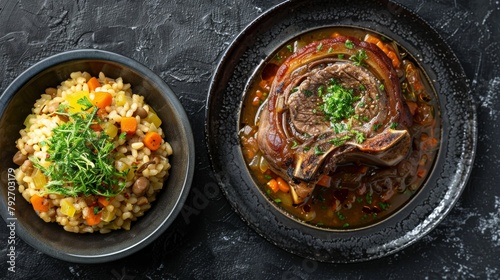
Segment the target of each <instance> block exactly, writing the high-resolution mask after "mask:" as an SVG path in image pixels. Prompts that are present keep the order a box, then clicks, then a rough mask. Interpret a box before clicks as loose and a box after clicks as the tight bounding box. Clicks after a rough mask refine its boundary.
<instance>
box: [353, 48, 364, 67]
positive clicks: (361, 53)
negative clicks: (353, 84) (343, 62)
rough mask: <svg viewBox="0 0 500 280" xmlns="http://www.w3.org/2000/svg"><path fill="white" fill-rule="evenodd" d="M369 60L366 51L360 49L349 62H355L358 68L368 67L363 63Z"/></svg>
mask: <svg viewBox="0 0 500 280" xmlns="http://www.w3.org/2000/svg"><path fill="white" fill-rule="evenodd" d="M366 59H368V55H367V54H366V51H365V49H360V50H359V51H358V52H357V53H356V54H354V55H352V56H351V57H349V60H351V61H353V62H354V63H353V64H354V65H356V66H366V63H364V62H363V61H364V60H366Z"/></svg>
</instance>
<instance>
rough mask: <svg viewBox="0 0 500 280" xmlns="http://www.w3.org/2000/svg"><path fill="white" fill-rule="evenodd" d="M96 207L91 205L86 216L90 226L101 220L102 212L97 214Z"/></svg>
mask: <svg viewBox="0 0 500 280" xmlns="http://www.w3.org/2000/svg"><path fill="white" fill-rule="evenodd" d="M94 209H95V207H89V208H88V211H87V217H86V218H85V221H86V222H87V225H89V226H95V225H97V224H99V223H100V222H101V212H98V213H97V214H95V213H94Z"/></svg>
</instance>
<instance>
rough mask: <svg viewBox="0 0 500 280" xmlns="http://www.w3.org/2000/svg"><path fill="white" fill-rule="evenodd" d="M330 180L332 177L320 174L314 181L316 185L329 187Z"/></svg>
mask: <svg viewBox="0 0 500 280" xmlns="http://www.w3.org/2000/svg"><path fill="white" fill-rule="evenodd" d="M331 181H332V177H330V176H326V175H322V176H321V177H320V178H319V181H318V182H317V183H316V185H320V186H322V187H330V182H331Z"/></svg>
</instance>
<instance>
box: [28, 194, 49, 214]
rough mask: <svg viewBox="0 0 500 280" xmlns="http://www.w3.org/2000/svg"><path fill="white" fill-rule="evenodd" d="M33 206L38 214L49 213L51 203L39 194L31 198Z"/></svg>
mask: <svg viewBox="0 0 500 280" xmlns="http://www.w3.org/2000/svg"><path fill="white" fill-rule="evenodd" d="M30 202H31V205H33V209H35V211H38V212H47V211H49V208H50V207H49V206H50V205H49V201H48V200H47V199H46V198H44V197H43V196H39V195H37V194H35V195H33V196H32V197H31V198H30Z"/></svg>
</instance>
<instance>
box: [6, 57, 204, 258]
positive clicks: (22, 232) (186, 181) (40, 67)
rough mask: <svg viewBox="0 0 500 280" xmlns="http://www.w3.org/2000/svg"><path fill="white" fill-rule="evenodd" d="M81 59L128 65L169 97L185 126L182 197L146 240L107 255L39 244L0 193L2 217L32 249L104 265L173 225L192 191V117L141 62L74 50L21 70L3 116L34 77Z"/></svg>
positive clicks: (9, 86)
mask: <svg viewBox="0 0 500 280" xmlns="http://www.w3.org/2000/svg"><path fill="white" fill-rule="evenodd" d="M82 60H95V61H100V62H104V63H106V62H108V63H115V64H118V65H121V66H125V67H126V68H130V69H133V70H134V71H135V72H137V73H138V74H139V75H141V76H145V77H148V80H150V82H151V84H154V86H155V87H157V88H158V90H159V91H160V92H162V93H163V96H165V97H166V100H167V102H168V103H169V104H170V105H171V106H172V107H173V109H174V111H175V113H176V114H177V116H178V119H179V120H180V125H181V126H182V130H183V132H184V135H180V136H181V137H182V140H181V141H183V142H185V143H187V159H186V167H187V170H186V171H185V176H184V178H182V180H181V181H182V187H181V190H180V195H179V196H178V197H177V199H176V200H175V203H174V206H173V208H172V210H171V211H170V212H169V213H168V215H166V217H165V218H164V219H163V221H162V222H161V223H160V224H159V225H158V227H156V228H155V229H154V230H153V231H152V232H150V233H149V234H147V235H145V236H144V237H143V238H140V239H139V240H138V241H137V242H136V243H134V244H133V245H131V246H123V247H122V248H120V249H119V250H114V251H109V252H104V253H100V254H95V255H92V254H88V255H84V254H71V253H67V252H64V251H61V250H59V249H55V248H52V247H49V246H47V245H45V244H40V242H38V240H37V239H36V238H34V237H33V236H32V235H31V234H30V233H29V231H28V230H27V229H26V228H25V226H24V225H23V224H21V223H19V222H18V220H17V219H16V218H13V217H12V216H9V215H8V211H7V205H6V204H5V199H4V197H3V196H4V195H3V193H0V196H1V197H2V199H1V200H0V216H2V218H3V220H4V221H5V222H6V223H9V222H13V221H14V222H16V229H15V230H16V235H19V237H21V239H22V240H24V241H25V242H26V243H28V244H29V245H30V246H31V247H33V248H35V249H37V250H39V251H41V252H43V253H45V254H47V255H49V256H51V257H54V258H57V259H61V260H64V261H70V262H75V263H103V262H109V261H113V260H117V259H121V258H124V257H126V256H128V255H131V254H133V253H135V252H137V251H139V250H140V249H142V248H144V247H146V246H147V245H149V244H150V243H152V242H153V241H154V240H155V239H156V238H158V237H159V236H160V235H161V234H162V233H164V232H165V230H166V229H167V228H168V227H169V226H170V225H171V224H172V222H173V221H174V220H175V218H176V217H177V216H178V214H179V213H180V211H181V209H182V207H183V205H184V203H185V201H186V199H187V197H188V195H189V192H190V189H191V184H192V180H193V175H194V169H195V144H194V137H193V132H192V128H191V124H190V122H189V118H188V116H187V114H186V112H185V110H184V108H183V106H182V104H181V102H180V100H179V98H178V97H177V96H176V95H175V93H174V92H173V91H172V90H171V89H170V87H169V86H168V85H167V84H166V82H164V81H163V80H162V79H161V78H160V77H159V76H158V75H157V74H156V73H154V72H153V71H152V70H150V69H149V68H147V67H146V66H145V65H143V64H142V63H140V62H138V61H136V60H134V59H132V58H129V57H126V56H123V55H121V54H117V53H114V52H110V51H105V50H100V49H75V50H69V51H64V52H60V53H57V54H54V55H52V56H49V57H46V58H44V59H42V60H40V61H39V62H37V63H35V64H33V65H32V66H30V67H29V68H27V69H26V70H24V71H22V72H21V74H19V75H18V76H17V77H16V78H15V79H14V80H13V81H12V82H11V83H10V84H9V85H8V86H7V88H6V89H5V90H4V91H3V92H2V94H1V95H0V115H2V114H3V113H4V111H5V109H6V108H7V106H8V104H9V103H10V101H11V100H12V99H13V97H14V96H15V95H16V93H17V92H18V91H19V90H20V89H21V88H22V87H24V86H25V85H26V84H27V83H28V82H30V81H31V80H32V79H33V78H35V77H36V75H37V74H39V73H41V72H43V71H45V70H47V69H50V68H52V67H55V66H57V65H59V64H62V63H67V62H71V61H82ZM15 192H16V194H18V190H17V189H16V190H15ZM146 215H147V214H146ZM95 234H96V233H95ZM110 234H112V233H110Z"/></svg>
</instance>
